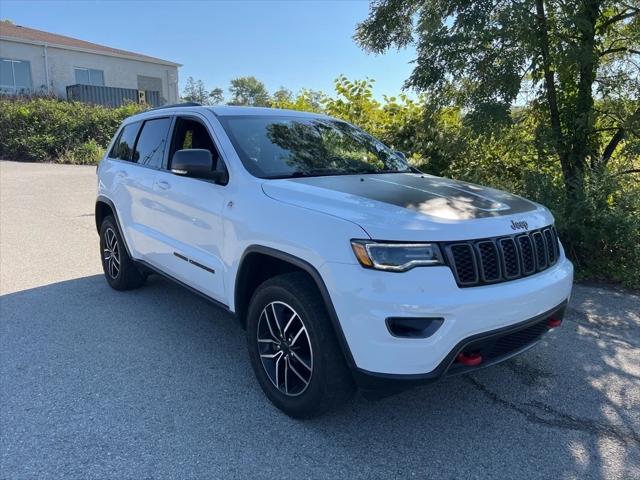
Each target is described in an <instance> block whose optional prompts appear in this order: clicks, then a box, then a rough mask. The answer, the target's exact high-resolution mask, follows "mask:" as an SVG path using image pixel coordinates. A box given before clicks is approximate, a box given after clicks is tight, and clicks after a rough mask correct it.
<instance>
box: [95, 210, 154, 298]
mask: <svg viewBox="0 0 640 480" xmlns="http://www.w3.org/2000/svg"><path fill="white" fill-rule="evenodd" d="M100 258H101V260H102V269H103V270H104V276H105V277H106V279H107V282H108V283H109V285H110V286H111V287H112V288H114V289H116V290H130V289H132V288H138V287H140V286H142V285H143V284H144V282H145V280H146V275H145V274H143V273H142V272H140V270H138V268H137V267H136V265H135V263H134V262H133V260H132V259H131V257H129V254H128V253H127V249H126V248H125V246H124V241H123V240H122V235H121V234H120V230H119V229H118V225H117V224H116V221H115V218H113V216H111V215H109V216H107V217H105V219H104V220H103V221H102V225H101V226H100Z"/></svg>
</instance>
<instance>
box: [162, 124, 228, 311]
mask: <svg viewBox="0 0 640 480" xmlns="http://www.w3.org/2000/svg"><path fill="white" fill-rule="evenodd" d="M190 148H204V149H207V150H209V151H210V152H211V154H212V156H213V158H214V165H216V163H217V162H219V165H220V166H221V167H222V168H224V167H223V165H224V162H223V160H222V158H221V157H220V154H219V149H218V148H217V146H216V144H215V142H214V139H213V136H212V135H211V133H210V131H209V129H208V127H207V123H206V120H205V118H204V117H201V116H199V115H196V114H193V115H190V116H178V117H176V119H175V122H174V128H173V136H172V142H171V149H170V151H169V155H168V156H167V157H168V164H167V168H166V169H161V170H159V171H158V173H157V175H156V178H155V183H154V186H153V189H154V197H153V203H154V217H153V219H152V222H153V228H154V229H155V230H157V231H158V232H159V235H158V240H159V241H158V242H157V244H156V245H155V246H154V251H153V264H154V265H155V266H157V267H158V268H160V269H161V270H162V271H164V272H165V273H168V274H169V275H171V276H173V277H174V278H176V279H178V280H180V281H182V282H183V283H186V284H187V285H189V286H191V287H193V288H195V289H197V290H199V291H201V292H202V293H205V294H206V295H208V296H209V297H212V298H214V299H216V300H218V301H223V300H224V284H223V277H224V274H223V272H224V264H223V262H222V260H221V252H222V242H223V228H222V225H223V222H222V210H223V205H224V202H225V196H226V194H227V193H226V187H225V186H224V185H219V184H216V183H214V182H213V181H210V180H204V179H196V178H188V177H182V176H180V175H176V174H173V173H171V171H170V169H171V165H170V159H171V157H172V156H173V153H174V152H176V151H177V150H182V149H190Z"/></svg>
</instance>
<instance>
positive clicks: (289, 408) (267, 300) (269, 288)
mask: <svg viewBox="0 0 640 480" xmlns="http://www.w3.org/2000/svg"><path fill="white" fill-rule="evenodd" d="M247 342H248V347H249V355H250V357H251V364H252V366H253V369H254V372H255V374H256V377H257V378H258V381H259V383H260V386H261V387H262V389H263V390H264V392H265V394H266V395H267V397H269V399H270V400H271V401H272V402H273V403H274V404H275V405H276V406H277V407H278V408H279V409H281V410H282V411H284V412H285V413H286V414H287V415H290V416H292V417H298V418H302V417H311V416H315V415H319V414H321V413H323V412H325V411H326V410H328V409H330V408H332V407H334V406H337V405H339V404H340V403H342V402H343V401H344V400H346V398H348V396H349V394H350V393H351V392H352V391H353V382H352V379H351V376H350V374H349V371H348V369H347V366H346V365H345V361H344V357H343V355H342V352H341V351H340V348H339V346H338V342H337V340H336V338H335V333H334V331H333V328H332V327H331V324H330V319H329V317H328V315H327V312H326V308H325V306H324V303H323V302H322V299H321V297H320V295H319V292H318V290H317V287H316V285H315V284H314V283H313V282H312V281H311V279H310V278H309V277H308V276H307V275H305V274H303V273H291V274H285V275H279V276H277V277H274V278H272V279H270V280H267V281H266V282H265V283H263V284H262V285H261V286H260V287H258V289H257V290H256V292H255V294H254V295H253V297H252V299H251V302H250V305H249V312H248V318H247Z"/></svg>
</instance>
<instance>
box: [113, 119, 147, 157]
mask: <svg viewBox="0 0 640 480" xmlns="http://www.w3.org/2000/svg"><path fill="white" fill-rule="evenodd" d="M139 130H140V122H135V123H130V124H129V125H125V126H124V128H123V129H122V131H121V132H120V135H119V136H118V140H116V143H115V144H114V145H113V148H112V149H111V152H110V153H109V158H115V159H116V160H128V161H131V160H132V159H133V146H134V144H135V143H136V137H137V136H138V131H139Z"/></svg>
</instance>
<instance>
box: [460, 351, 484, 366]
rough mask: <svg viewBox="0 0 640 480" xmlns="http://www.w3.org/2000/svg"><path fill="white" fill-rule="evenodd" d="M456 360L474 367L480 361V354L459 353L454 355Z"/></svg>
mask: <svg viewBox="0 0 640 480" xmlns="http://www.w3.org/2000/svg"><path fill="white" fill-rule="evenodd" d="M456 361H457V362H459V363H461V364H463V365H466V366H467V367H475V366H476V365H480V364H481V363H482V355H480V354H479V353H477V352H475V353H460V354H458V356H457V357H456Z"/></svg>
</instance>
